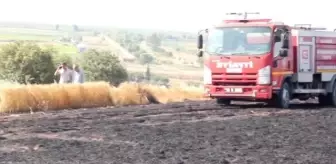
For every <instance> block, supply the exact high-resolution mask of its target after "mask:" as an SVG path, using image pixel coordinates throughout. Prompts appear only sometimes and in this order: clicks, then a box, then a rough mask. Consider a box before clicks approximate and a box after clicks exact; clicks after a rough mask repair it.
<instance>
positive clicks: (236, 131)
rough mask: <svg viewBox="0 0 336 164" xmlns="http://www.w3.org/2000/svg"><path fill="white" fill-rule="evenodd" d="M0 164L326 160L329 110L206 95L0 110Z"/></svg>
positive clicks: (335, 127) (332, 139) (331, 158)
mask: <svg viewBox="0 0 336 164" xmlns="http://www.w3.org/2000/svg"><path fill="white" fill-rule="evenodd" d="M0 159H1V161H0V163H13V164H18V163H31V164H49V163H53V164H54V163H55V164H58V163H59V164H61V163H67V164H77V163H97V164H105V163H111V164H128V163H129V164H133V163H134V164H229V163H232V164H245V163H246V164H247V163H251V164H273V163H279V164H296V163H300V164H301V163H302V164H315V163H316V164H333V163H336V109H333V108H319V107H318V106H317V105H315V104H306V105H295V106H294V107H293V109H291V110H276V109H274V108H267V107H262V106H261V105H251V104H249V105H241V106H232V107H219V106H217V105H215V104H214V102H213V101H207V102H186V103H173V104H167V105H146V106H133V107H121V108H114V109H103V108H102V109H80V110H64V111H57V112H40V113H33V114H13V115H3V116H0Z"/></svg>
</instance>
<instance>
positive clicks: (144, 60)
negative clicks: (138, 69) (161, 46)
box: [139, 53, 154, 64]
mask: <svg viewBox="0 0 336 164" xmlns="http://www.w3.org/2000/svg"><path fill="white" fill-rule="evenodd" d="M139 60H140V63H141V64H150V63H152V62H153V60H154V57H153V56H152V55H150V54H147V53H144V54H140V58H139Z"/></svg>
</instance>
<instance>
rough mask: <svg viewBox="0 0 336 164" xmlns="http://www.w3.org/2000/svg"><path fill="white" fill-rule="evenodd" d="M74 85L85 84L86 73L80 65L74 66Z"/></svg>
mask: <svg viewBox="0 0 336 164" xmlns="http://www.w3.org/2000/svg"><path fill="white" fill-rule="evenodd" d="M72 68H73V72H72V83H84V71H83V69H81V68H79V66H78V65H76V64H74V65H73V67H72Z"/></svg>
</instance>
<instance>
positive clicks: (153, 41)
mask: <svg viewBox="0 0 336 164" xmlns="http://www.w3.org/2000/svg"><path fill="white" fill-rule="evenodd" d="M147 42H148V43H149V44H150V45H152V46H153V47H159V46H161V39H160V37H159V36H158V34H156V33H153V34H152V35H150V36H149V37H147Z"/></svg>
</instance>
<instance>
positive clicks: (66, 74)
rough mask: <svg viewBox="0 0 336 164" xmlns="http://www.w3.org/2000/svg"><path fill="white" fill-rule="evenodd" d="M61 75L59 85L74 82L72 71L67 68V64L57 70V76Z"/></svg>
mask: <svg viewBox="0 0 336 164" xmlns="http://www.w3.org/2000/svg"><path fill="white" fill-rule="evenodd" d="M58 74H59V75H60V80H59V82H58V83H60V84H64V83H71V81H72V70H70V69H69V68H68V66H67V63H62V65H61V66H59V67H58V68H57V70H56V71H55V74H54V75H55V76H56V75H58Z"/></svg>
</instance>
